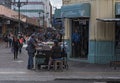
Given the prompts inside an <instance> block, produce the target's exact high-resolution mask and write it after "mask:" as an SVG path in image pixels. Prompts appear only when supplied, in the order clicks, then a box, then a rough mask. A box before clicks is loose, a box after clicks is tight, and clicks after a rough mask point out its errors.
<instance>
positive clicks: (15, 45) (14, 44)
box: [12, 37, 20, 60]
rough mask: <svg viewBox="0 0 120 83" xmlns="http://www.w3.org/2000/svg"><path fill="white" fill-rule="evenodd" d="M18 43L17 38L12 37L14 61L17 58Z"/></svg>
mask: <svg viewBox="0 0 120 83" xmlns="http://www.w3.org/2000/svg"><path fill="white" fill-rule="evenodd" d="M19 45H20V42H19V40H18V39H17V37H13V42H12V48H13V53H14V60H15V59H17V58H18V50H19Z"/></svg>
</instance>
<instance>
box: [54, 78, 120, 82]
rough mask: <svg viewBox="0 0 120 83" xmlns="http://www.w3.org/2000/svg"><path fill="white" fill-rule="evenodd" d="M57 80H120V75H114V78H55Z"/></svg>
mask: <svg viewBox="0 0 120 83" xmlns="http://www.w3.org/2000/svg"><path fill="white" fill-rule="evenodd" d="M55 80H94V81H117V82H120V77H119V78H118V77H116V78H115V77H113V78H111V77H110V78H109V77H106V78H105V77H101V78H84V77H81V78H55Z"/></svg>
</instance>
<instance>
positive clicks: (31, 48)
mask: <svg viewBox="0 0 120 83" xmlns="http://www.w3.org/2000/svg"><path fill="white" fill-rule="evenodd" d="M27 44H28V46H27V48H26V50H27V51H28V66H27V68H28V69H32V68H33V57H34V54H35V52H36V49H35V48H36V46H37V42H36V40H35V35H34V34H33V35H32V36H31V37H30V39H29V40H28V43H27Z"/></svg>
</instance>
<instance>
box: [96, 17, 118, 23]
mask: <svg viewBox="0 0 120 83" xmlns="http://www.w3.org/2000/svg"><path fill="white" fill-rule="evenodd" d="M96 20H98V21H103V22H120V18H97V19H96Z"/></svg>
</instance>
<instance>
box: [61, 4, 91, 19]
mask: <svg viewBox="0 0 120 83" xmlns="http://www.w3.org/2000/svg"><path fill="white" fill-rule="evenodd" d="M61 17H68V18H71V17H73V18H74V17H90V4H89V3H81V4H75V5H68V6H62V8H61Z"/></svg>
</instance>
